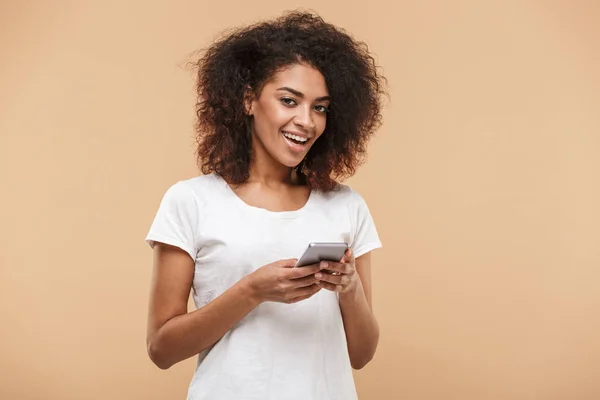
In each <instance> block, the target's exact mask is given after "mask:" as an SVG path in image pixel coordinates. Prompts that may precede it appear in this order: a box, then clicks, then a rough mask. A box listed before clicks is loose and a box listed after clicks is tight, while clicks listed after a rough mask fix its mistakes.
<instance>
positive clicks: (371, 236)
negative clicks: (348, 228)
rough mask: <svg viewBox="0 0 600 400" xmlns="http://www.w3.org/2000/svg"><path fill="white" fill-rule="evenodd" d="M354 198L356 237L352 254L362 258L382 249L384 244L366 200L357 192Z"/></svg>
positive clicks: (353, 211)
mask: <svg viewBox="0 0 600 400" xmlns="http://www.w3.org/2000/svg"><path fill="white" fill-rule="evenodd" d="M353 198H354V201H353V205H354V207H353V210H352V213H353V219H354V221H353V222H354V237H353V241H352V252H353V253H354V257H360V256H362V255H364V254H366V253H368V252H370V251H372V250H375V249H378V248H381V247H382V244H381V240H380V239H379V235H378V233H377V228H376V227H375V222H374V221H373V217H372V216H371V212H370V210H369V207H368V206H367V203H366V202H365V200H364V198H363V197H362V196H361V195H360V194H359V193H357V192H355V191H353Z"/></svg>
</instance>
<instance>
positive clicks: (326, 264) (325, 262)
mask: <svg viewBox="0 0 600 400" xmlns="http://www.w3.org/2000/svg"><path fill="white" fill-rule="evenodd" d="M328 265H329V264H328V263H327V261H321V268H327V266H328Z"/></svg>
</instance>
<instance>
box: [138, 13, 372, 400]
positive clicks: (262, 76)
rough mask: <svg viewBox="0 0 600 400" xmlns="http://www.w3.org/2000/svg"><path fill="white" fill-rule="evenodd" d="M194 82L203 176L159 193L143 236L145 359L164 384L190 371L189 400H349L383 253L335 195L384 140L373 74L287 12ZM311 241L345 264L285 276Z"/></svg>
mask: <svg viewBox="0 0 600 400" xmlns="http://www.w3.org/2000/svg"><path fill="white" fill-rule="evenodd" d="M197 66H198V71H199V72H198V85H197V90H198V96H199V101H198V104H197V115H198V126H197V132H198V160H199V164H200V167H201V170H202V172H203V175H202V176H198V177H195V178H192V179H189V180H185V181H180V182H178V183H176V184H174V185H173V186H172V187H170V188H169V189H168V191H167V192H166V194H165V196H164V198H163V199H162V202H161V204H160V207H159V210H158V213H157V215H156V217H155V219H154V222H153V224H152V227H151V229H150V232H149V234H148V236H147V241H148V243H149V244H150V245H151V246H152V247H153V249H154V250H153V251H154V260H155V262H154V272H153V281H152V289H151V296H150V307H149V319H148V336H147V344H148V352H149V355H150V358H151V359H152V361H153V362H154V363H155V364H156V365H157V366H158V367H160V368H163V369H166V368H169V367H171V366H172V365H173V364H175V363H177V362H179V361H181V360H184V359H187V358H189V357H192V356H195V355H198V362H197V367H196V372H195V375H194V378H193V379H192V382H191V385H190V388H189V393H188V399H194V400H199V399H211V400H213V399H236V400H240V399H277V400H281V399H302V400H307V399H316V400H320V399H323V400H325V399H327V400H330V399H344V400H348V399H355V398H356V391H355V387H354V382H353V378H352V367H353V368H355V369H360V368H362V367H363V366H365V365H366V364H367V363H368V362H369V361H370V360H371V359H372V357H373V355H374V353H375V349H376V347H377V342H378V338H379V330H378V325H377V321H376V320H375V317H374V315H373V312H372V309H371V276H370V269H371V261H370V260H371V259H370V252H371V251H372V250H374V249H376V248H379V247H380V246H381V243H380V240H379V238H378V235H377V231H376V229H375V226H374V224H373V220H372V218H371V215H370V213H369V209H368V207H367V205H366V204H365V202H364V200H363V198H362V197H361V196H360V195H359V194H358V193H357V192H355V191H354V190H352V189H351V188H350V187H348V186H346V185H343V184H339V183H337V180H340V179H342V178H344V177H347V176H350V175H352V174H353V173H354V172H355V169H356V167H357V165H358V164H359V163H360V161H361V158H362V156H363V155H364V154H365V146H366V143H367V141H368V139H369V137H370V136H371V135H372V134H373V133H374V131H375V130H376V128H377V127H378V126H379V124H380V120H381V114H380V95H381V94H382V93H383V92H382V90H381V79H382V78H381V77H380V76H379V75H378V73H377V70H376V66H375V64H374V61H373V58H372V57H371V56H370V55H369V53H368V51H367V50H366V46H364V45H362V44H361V43H358V42H356V41H354V40H353V39H352V38H351V37H350V36H348V35H347V34H346V33H344V32H343V31H341V30H339V29H337V28H335V27H334V26H332V25H330V24H328V23H326V22H324V21H323V20H322V19H321V18H319V17H318V16H315V15H313V14H306V13H299V12H293V13H289V14H286V15H284V16H282V17H280V18H279V19H276V20H273V21H268V22H263V23H259V24H256V25H252V26H249V27H246V28H243V29H239V30H237V31H234V32H233V33H230V34H229V35H228V36H226V37H224V38H222V39H220V40H219V41H217V42H216V43H215V44H213V45H212V46H211V47H210V48H209V49H208V50H207V51H206V52H205V54H204V55H203V56H202V58H201V59H200V60H199V61H198V65H197ZM319 241H325V242H340V241H345V242H347V243H349V244H350V250H349V251H348V252H347V253H346V255H345V256H344V258H343V259H342V260H341V262H329V263H322V264H316V265H311V266H307V267H302V268H293V266H294V263H295V262H296V258H297V257H299V256H300V255H301V254H302V252H303V251H304V249H305V248H306V246H307V244H308V243H310V242H319ZM190 288H191V289H192V291H193V298H194V302H195V304H196V306H197V310H195V311H193V312H187V300H188V295H189V292H190Z"/></svg>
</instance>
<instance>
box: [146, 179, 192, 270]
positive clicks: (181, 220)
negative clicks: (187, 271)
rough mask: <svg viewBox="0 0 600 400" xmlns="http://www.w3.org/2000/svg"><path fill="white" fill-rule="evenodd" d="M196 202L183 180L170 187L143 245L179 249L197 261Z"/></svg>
mask: <svg viewBox="0 0 600 400" xmlns="http://www.w3.org/2000/svg"><path fill="white" fill-rule="evenodd" d="M198 215H199V209H198V201H197V199H196V195H195V193H194V192H193V191H192V189H191V188H190V187H189V186H187V185H186V183H185V182H184V181H181V182H178V183H176V184H174V185H173V186H171V187H170V188H169V189H168V190H167V192H166V193H165V195H164V196H163V198H162V201H161V203H160V206H159V208H158V211H157V213H156V216H155V217H154V221H153V222H152V225H151V227H150V231H149V232H148V235H147V236H146V242H147V243H148V244H149V245H150V247H152V248H154V245H155V243H156V242H160V243H165V244H168V245H171V246H175V247H179V248H180V249H182V250H184V251H185V252H186V253H188V254H189V255H190V257H191V258H192V260H194V261H195V260H196V254H197V252H198V248H197V241H196V237H197V234H196V230H197V227H198Z"/></svg>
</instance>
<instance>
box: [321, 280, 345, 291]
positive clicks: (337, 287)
mask: <svg viewBox="0 0 600 400" xmlns="http://www.w3.org/2000/svg"><path fill="white" fill-rule="evenodd" d="M318 285H319V286H321V287H322V288H323V289H326V290H329V291H332V292H341V291H342V289H343V286H342V285H334V284H333V283H329V282H324V281H320V282H319V283H318Z"/></svg>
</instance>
